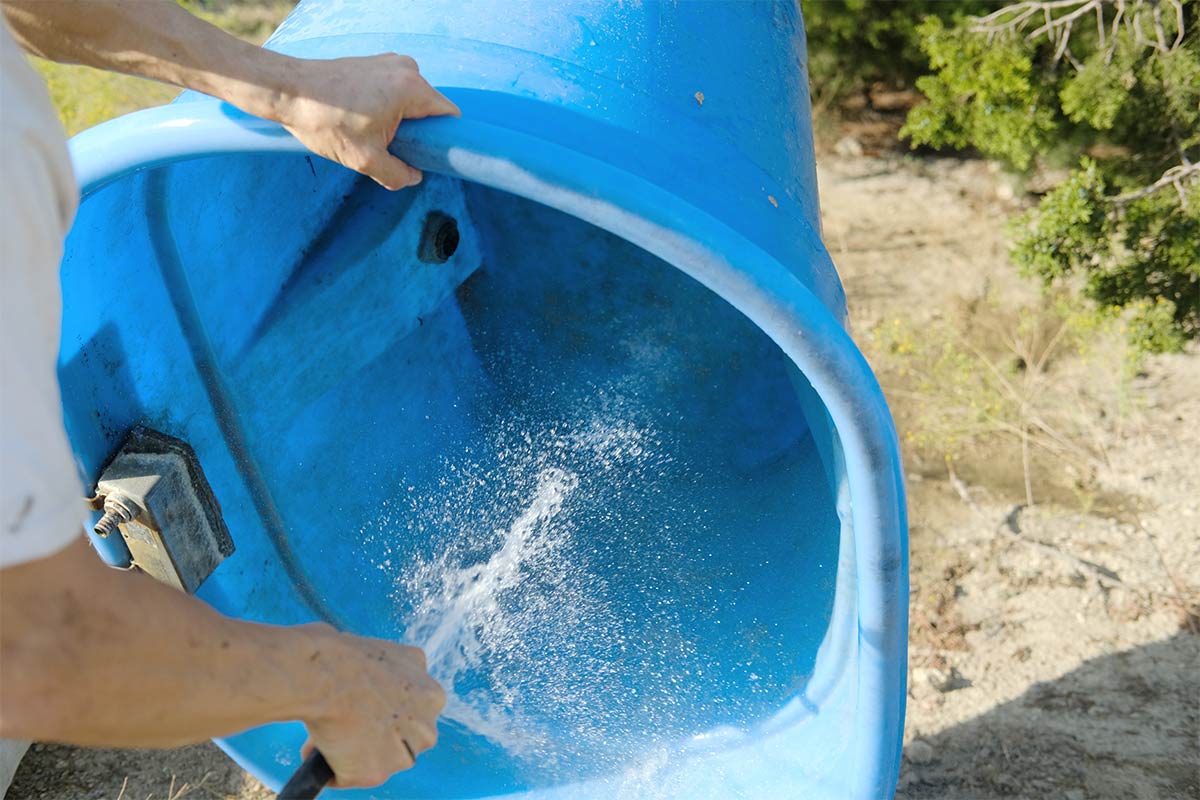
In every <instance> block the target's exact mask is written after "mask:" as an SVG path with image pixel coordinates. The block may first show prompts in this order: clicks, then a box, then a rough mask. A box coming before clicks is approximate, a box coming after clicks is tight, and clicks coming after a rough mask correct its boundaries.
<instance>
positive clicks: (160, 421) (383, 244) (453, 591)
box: [60, 155, 852, 797]
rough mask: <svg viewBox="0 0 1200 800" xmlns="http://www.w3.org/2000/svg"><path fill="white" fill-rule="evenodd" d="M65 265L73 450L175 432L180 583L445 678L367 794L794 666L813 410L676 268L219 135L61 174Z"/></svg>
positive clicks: (817, 573)
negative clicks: (406, 761) (403, 651)
mask: <svg viewBox="0 0 1200 800" xmlns="http://www.w3.org/2000/svg"><path fill="white" fill-rule="evenodd" d="M63 286H64V294H65V303H66V306H67V307H68V308H70V309H71V313H70V314H68V315H67V316H66V321H65V323H64V335H63V344H62V357H61V363H60V372H61V375H62V382H63V385H64V387H73V388H70V389H68V390H67V391H65V396H64V400H65V403H66V418H67V424H68V428H69V430H70V434H71V438H72V441H73V442H74V443H75V446H76V450H77V453H78V454H79V456H80V460H81V470H82V472H83V473H84V477H85V479H86V480H87V481H89V482H90V481H93V480H94V479H95V476H96V474H97V473H98V471H99V469H100V468H101V467H102V466H103V464H104V462H105V460H106V459H107V458H108V457H109V456H110V455H111V453H112V452H113V451H114V450H115V449H116V448H117V447H118V446H119V444H120V441H121V439H122V437H123V436H124V433H125V432H126V431H127V430H128V429H129V427H131V426H132V425H134V424H137V423H143V424H146V425H149V426H151V427H154V428H157V429H159V430H161V431H163V432H165V433H168V434H171V435H174V436H178V437H180V438H183V439H185V440H186V441H188V442H189V443H190V444H192V446H193V447H195V449H196V450H197V454H198V456H199V458H200V462H201V464H202V465H203V467H204V470H205V472H206V475H207V477H208V479H209V481H210V483H211V484H212V486H213V489H214V491H215V493H216V496H217V498H218V499H219V501H220V502H221V504H222V508H223V510H224V514H225V518H226V521H227V522H228V524H229V528H230V531H231V533H232V536H233V539H234V542H235V544H236V546H237V551H236V552H235V554H234V555H233V556H232V557H231V558H230V559H229V560H228V561H226V562H225V563H224V564H223V565H222V566H221V567H220V568H219V569H218V570H217V572H216V573H215V574H214V575H213V576H212V577H211V578H210V579H209V581H208V582H207V583H206V584H205V585H204V586H203V587H202V589H201V591H200V594H201V596H202V597H203V598H204V599H205V600H207V601H208V602H210V603H212V604H213V605H214V606H215V607H217V608H218V609H219V610H221V611H223V612H225V613H228V614H231V615H236V616H240V617H247V618H251V619H258V620H262V621H266V622H274V623H283V624H289V623H296V622H303V621H308V620H313V619H325V620H327V621H329V622H331V623H333V624H335V625H337V626H339V627H341V628H343V629H346V630H350V631H353V632H355V633H359V634H366V635H372V636H380V637H384V638H388V639H393V640H400V641H405V642H409V643H413V644H419V645H422V646H425V647H427V648H428V649H429V657H430V667H431V670H432V671H433V673H434V674H435V676H437V677H439V678H440V679H442V680H443V681H445V682H446V683H447V684H448V685H449V686H450V687H451V689H452V691H451V695H452V696H451V699H450V704H449V706H448V707H447V713H446V717H445V723H444V724H443V727H442V731H441V743H440V745H439V747H438V748H436V749H435V750H433V751H431V752H430V753H429V754H427V755H426V756H424V757H423V758H422V759H421V760H420V762H419V764H418V767H417V768H416V769H414V770H412V771H411V772H409V773H406V774H402V775H400V776H397V777H396V778H395V779H393V782H392V784H389V786H391V787H393V789H394V790H395V791H396V792H400V791H404V792H407V793H410V794H411V795H412V796H421V797H478V796H485V795H495V794H501V793H504V792H511V791H517V790H521V789H536V788H541V787H551V786H555V785H560V784H564V783H568V782H572V781H576V780H580V779H586V778H589V777H595V776H600V775H605V774H612V773H616V772H619V771H621V770H624V769H625V768H626V767H627V766H628V765H629V764H630V763H631V762H634V761H637V760H638V759H643V758H647V757H649V756H650V755H651V754H652V753H654V752H658V751H670V750H671V749H672V748H676V747H680V746H682V745H683V743H686V742H688V741H694V740H695V739H696V738H697V737H703V736H705V735H706V734H710V733H711V732H713V731H715V730H725V729H731V728H732V729H739V730H746V731H752V730H753V729H755V727H756V726H758V725H761V724H764V723H766V722H767V721H769V720H770V719H771V718H772V717H773V716H775V715H776V714H777V712H778V711H779V710H780V709H781V708H783V707H784V706H786V705H787V704H788V703H790V702H792V701H793V700H794V699H795V698H796V697H797V696H798V695H799V694H800V693H802V692H803V690H804V688H805V686H806V683H807V681H808V679H809V677H810V676H811V674H812V672H813V668H814V662H815V660H816V656H817V651H818V648H819V646H820V645H821V643H822V641H823V640H824V639H825V638H826V636H827V633H828V631H829V627H830V620H831V617H832V616H833V605H834V587H835V583H836V581H835V578H836V574H837V570H838V561H839V536H840V523H839V519H838V513H837V507H836V503H835V497H834V492H835V488H836V487H835V486H834V485H833V479H832V478H831V477H830V476H831V475H832V474H833V472H834V470H833V467H832V466H831V465H830V464H829V463H827V462H828V458H829V455H828V444H827V443H828V441H829V439H830V432H829V422H828V420H827V418H826V417H825V415H824V413H823V409H822V408H821V407H820V404H819V403H818V402H817V401H815V399H814V398H815V395H814V394H813V393H812V390H811V388H810V387H809V386H808V384H807V382H806V381H805V379H804V377H803V376H802V375H801V374H800V373H799V372H798V371H797V370H796V369H795V368H794V367H793V366H792V365H791V363H790V362H789V361H788V359H787V358H786V357H785V356H784V355H783V353H782V352H781V351H780V350H779V349H778V348H777V347H776V346H775V344H774V343H773V342H772V341H771V340H770V339H769V338H767V336H766V335H765V334H763V333H762V332H761V331H760V330H759V329H758V328H756V327H755V326H754V325H753V324H752V323H751V322H750V321H749V320H748V319H746V318H745V317H744V316H742V315H741V314H740V313H739V312H738V311H736V310H735V309H734V308H732V307H731V306H730V305H728V304H727V303H726V302H725V301H724V300H722V299H721V298H720V297H718V296H716V295H715V294H713V293H712V292H710V291H709V290H707V289H706V288H704V287H703V286H701V285H700V284H699V283H697V282H695V281H694V280H693V279H692V278H690V277H688V276H687V275H685V274H684V273H683V272H682V271H680V270H679V269H677V268H676V267H675V266H672V265H670V264H667V263H665V262H663V261H661V260H660V259H658V258H657V257H655V256H653V255H651V254H649V253H647V252H646V251H644V250H642V249H639V248H638V247H636V246H634V245H632V244H630V243H628V242H626V241H625V240H623V239H621V238H619V237H617V236H615V235H613V234H611V233H609V232H606V231H604V230H602V229H600V228H597V227H595V226H593V225H591V224H588V223H586V222H583V221H580V220H578V219H576V218H573V217H570V216H567V215H565V214H563V213H562V212H559V211H556V210H554V209H551V208H548V207H546V206H542V205H539V204H537V203H534V202H532V201H529V200H526V199H523V198H520V197H517V196H514V195H511V194H507V193H504V192H501V191H499V190H495V189H491V188H488V187H485V186H482V185H476V184H465V183H461V182H459V181H455V180H451V179H449V178H446V177H442V176H438V175H434V174H429V175H427V176H426V179H425V182H424V183H423V184H422V185H421V186H420V187H419V188H417V189H413V190H407V191H402V192H397V193H391V192H387V191H385V190H383V189H381V188H379V187H377V186H376V185H375V184H373V183H372V182H370V181H369V180H367V179H364V178H362V177H360V176H357V175H354V174H352V173H350V172H348V171H346V170H344V169H341V168H339V167H336V166H334V165H331V164H329V163H328V162H324V161H322V160H320V159H317V158H312V157H305V156H303V155H239V156H219V157H208V158H201V159H194V160H190V161H183V162H179V163H175V164H171V165H168V166H162V167H157V168H153V169H148V170H143V171H141V172H137V173H133V174H130V175H127V176H125V177H123V178H120V179H118V180H117V181H115V182H114V183H112V184H110V185H108V186H106V187H104V188H103V189H101V190H99V191H98V192H96V193H94V194H93V195H91V196H90V197H89V198H88V199H87V200H86V201H85V202H84V204H83V206H82V207H81V209H80V212H79V216H78V219H77V222H76V224H75V227H74V229H73V231H72V233H71V236H70V239H69V241H68V247H67V257H66V260H65V262H64V267H63ZM80 387H86V388H80ZM822 442H825V444H823V443H822ZM851 622H852V621H851ZM292 727H294V728H295V729H296V730H295V732H294V733H289V734H288V735H287V736H284V737H282V738H283V740H284V741H286V742H289V743H290V744H291V745H293V746H294V747H293V748H292V749H289V750H288V751H287V752H283V751H281V752H280V756H279V759H280V763H281V764H293V765H294V764H295V763H296V762H295V760H294V759H295V757H296V756H295V749H294V748H295V747H298V745H299V743H300V742H301V741H302V740H303V732H302V731H301V730H300V729H299V726H298V725H295V724H292ZM254 736H255V734H253V733H251V734H246V736H245V737H234V738H233V739H231V740H230V746H231V748H232V750H233V751H234V753H235V755H236V754H237V751H238V748H239V746H244V747H247V748H253V747H256V746H258V745H257V744H256V742H260V741H267V739H265V738H264V739H261V740H259V739H255V738H254ZM278 739H279V737H278V736H276V737H275V738H274V739H271V741H277V740H278ZM239 741H241V742H242V744H241V745H239ZM289 769H290V767H289ZM404 796H409V795H408V794H405V795H404Z"/></svg>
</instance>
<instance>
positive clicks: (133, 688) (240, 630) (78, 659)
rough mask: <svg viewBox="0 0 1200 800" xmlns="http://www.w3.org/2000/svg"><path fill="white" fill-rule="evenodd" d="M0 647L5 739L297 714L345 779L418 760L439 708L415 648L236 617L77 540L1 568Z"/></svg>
mask: <svg viewBox="0 0 1200 800" xmlns="http://www.w3.org/2000/svg"><path fill="white" fill-rule="evenodd" d="M0 654H2V659H0V666H2V669H0V737H4V738H18V739H37V740H42V741H58V742H67V743H71V744H78V745H85V746H101V745H103V746H107V747H171V746H177V745H180V744H185V743H191V742H196V741H201V740H203V739H207V738H210V737H214V736H226V735H229V734H233V733H236V732H238V731H242V730H245V729H247V728H251V727H254V726H257V725H262V724H265V723H268V722H274V721H279V720H300V721H302V722H304V723H305V725H306V726H307V727H308V731H309V735H310V741H311V744H315V745H316V746H317V747H318V748H320V749H321V752H322V753H323V754H324V755H325V757H326V759H327V760H328V761H329V763H330V765H331V766H332V768H333V770H334V772H335V774H336V776H337V784H338V785H339V786H373V785H376V784H379V783H382V782H383V781H385V780H387V778H388V777H389V776H390V775H391V774H392V773H393V772H395V771H397V770H400V769H407V768H408V767H411V766H412V763H413V762H412V758H410V756H409V752H408V749H407V748H406V746H405V745H406V744H407V746H408V747H411V748H412V752H413V753H419V752H421V751H424V750H427V749H428V748H430V747H432V746H433V745H434V743H435V742H436V740H437V728H436V719H437V716H438V713H439V712H440V711H441V709H442V707H443V706H444V704H445V695H444V693H443V691H442V689H441V688H440V687H439V686H438V685H437V683H436V682H434V681H433V679H432V678H430V677H429V675H428V674H427V672H426V668H425V658H424V655H423V654H422V653H421V651H420V650H418V649H416V648H411V647H403V646H401V645H397V644H393V643H391V642H386V641H381V640H377V639H365V638H360V637H356V636H348V635H344V634H339V633H337V632H335V631H334V630H333V629H332V628H330V627H329V626H327V625H305V626H300V627H293V628H286V627H277V626H271V625H259V624H254V623H249V622H241V621H238V620H233V619H230V618H228V617H224V616H222V615H221V614H219V613H217V612H216V611H214V610H213V609H212V608H210V607H209V606H207V605H205V604H204V603H203V602H201V601H199V600H197V599H196V598H194V597H189V596H187V595H185V594H183V593H181V592H178V591H176V590H174V589H171V588H168V587H167V586H164V585H162V584H160V583H157V582H156V581H154V580H152V579H150V578H148V577H146V576H145V575H140V574H136V573H122V572H117V571H115V570H111V569H109V568H108V567H106V566H104V565H103V564H101V563H100V561H99V559H97V558H96V555H95V554H94V553H92V552H91V550H90V548H89V546H88V544H87V543H86V540H84V539H83V538H82V537H81V538H80V539H79V541H77V542H76V543H74V544H72V545H70V546H68V547H67V548H65V549H64V550H61V551H59V552H58V553H56V554H55V555H53V556H50V557H48V558H44V559H40V560H37V561H33V562H30V563H27V564H20V565H17V566H13V567H8V568H6V569H3V570H0Z"/></svg>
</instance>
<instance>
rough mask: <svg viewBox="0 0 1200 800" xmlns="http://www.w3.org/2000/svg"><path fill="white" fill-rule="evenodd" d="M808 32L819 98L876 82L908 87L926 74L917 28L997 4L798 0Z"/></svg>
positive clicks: (992, 0)
mask: <svg viewBox="0 0 1200 800" xmlns="http://www.w3.org/2000/svg"><path fill="white" fill-rule="evenodd" d="M800 6H801V9H802V11H803V13H804V27H805V30H806V31H807V33H808V55H809V74H810V75H811V77H812V81H813V84H814V86H815V87H817V89H818V90H819V91H821V92H822V93H823V94H826V95H829V94H834V95H841V94H846V93H849V92H854V91H858V90H861V89H862V88H863V87H864V86H866V85H867V84H870V83H872V82H874V81H882V82H884V83H887V84H889V85H892V86H911V85H912V82H913V80H915V79H916V78H917V76H919V75H923V74H924V73H925V72H926V71H927V67H928V62H927V61H926V59H925V56H924V54H923V53H922V52H921V46H920V44H921V43H920V38H919V37H918V36H917V26H918V25H920V23H921V20H923V19H925V18H926V17H929V16H933V17H936V18H939V19H943V20H947V21H949V20H952V19H954V18H956V17H960V16H962V15H963V14H981V13H985V12H987V11H990V10H992V9H994V8H998V7H999V6H1000V4H999V3H997V2H995V0H990V2H987V1H981V0H966V1H965V2H959V3H947V2H942V1H941V0H907V1H906V2H899V3H898V2H895V0H801V2H800Z"/></svg>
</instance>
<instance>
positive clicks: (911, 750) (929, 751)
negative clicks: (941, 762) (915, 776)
mask: <svg viewBox="0 0 1200 800" xmlns="http://www.w3.org/2000/svg"><path fill="white" fill-rule="evenodd" d="M904 756H905V758H907V759H908V760H909V762H910V763H913V764H928V763H929V762H930V761H933V756H934V751H933V745H931V744H930V743H929V742H927V741H925V740H923V739H913V740H912V741H911V742H909V743H908V747H906V748H904Z"/></svg>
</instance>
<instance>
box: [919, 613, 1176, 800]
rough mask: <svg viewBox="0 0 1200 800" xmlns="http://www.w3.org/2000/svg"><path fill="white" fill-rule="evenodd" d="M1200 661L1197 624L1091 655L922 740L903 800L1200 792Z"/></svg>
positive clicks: (1126, 798) (1140, 798)
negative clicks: (1195, 632) (1161, 637)
mask: <svg viewBox="0 0 1200 800" xmlns="http://www.w3.org/2000/svg"><path fill="white" fill-rule="evenodd" d="M1198 668H1200V636H1196V635H1193V634H1189V633H1186V632H1180V633H1178V634H1176V635H1175V636H1173V637H1171V638H1170V639H1166V640H1164V641H1159V642H1154V643H1152V644H1148V645H1145V646H1142V647H1136V648H1133V649H1130V650H1124V651H1121V652H1117V653H1113V654H1111V655H1107V656H1102V657H1099V658H1094V659H1091V660H1090V661H1087V662H1085V663H1084V664H1083V665H1082V666H1080V667H1079V668H1077V669H1075V670H1072V671H1071V672H1068V673H1066V674H1065V675H1063V676H1062V677H1060V678H1058V679H1056V680H1052V681H1044V682H1040V683H1035V684H1033V685H1032V686H1030V687H1029V689H1027V690H1026V691H1025V692H1024V693H1023V694H1022V695H1021V696H1019V697H1017V698H1016V699H1014V700H1012V701H1010V702H1007V703H1004V704H1003V705H1000V706H997V707H996V708H994V709H992V710H991V711H988V712H986V713H984V714H982V715H980V716H978V717H975V718H974V719H971V720H969V721H967V722H964V723H962V724H960V725H956V726H954V727H952V728H949V729H947V730H945V731H943V732H942V733H939V734H937V735H935V736H931V737H927V738H925V739H923V740H917V741H918V744H915V745H910V746H909V748H908V749H907V751H906V753H905V759H904V764H903V767H902V772H901V782H900V785H901V789H900V791H899V792H898V794H897V797H898V798H905V799H906V800H926V799H927V798H928V799H930V800H932V799H934V798H938V799H943V798H944V799H945V800H949V799H950V798H953V799H954V800H992V799H993V798H1005V800H1010V799H1015V798H1030V799H1031V800H1032V799H1033V798H1047V797H1058V798H1064V800H1084V799H1085V798H1087V800H1092V799H1093V798H1096V800H1108V799H1109V798H1113V800H1116V798H1121V800H1160V799H1161V800H1168V799H1169V800H1177V799H1178V800H1184V799H1185V798H1200V748H1198V744H1200V690H1198V689H1197V676H1198V675H1200V671H1198ZM1181 710H1182V712H1183V713H1182V714H1181V713H1180V712H1181ZM1164 720H1176V723H1175V724H1171V723H1167V722H1164ZM1180 723H1181V725H1180ZM1031 729H1032V730H1036V731H1037V733H1036V734H1031ZM920 742H924V743H926V744H928V745H929V746H928V747H924V746H923V745H921V744H919V743H920Z"/></svg>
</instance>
